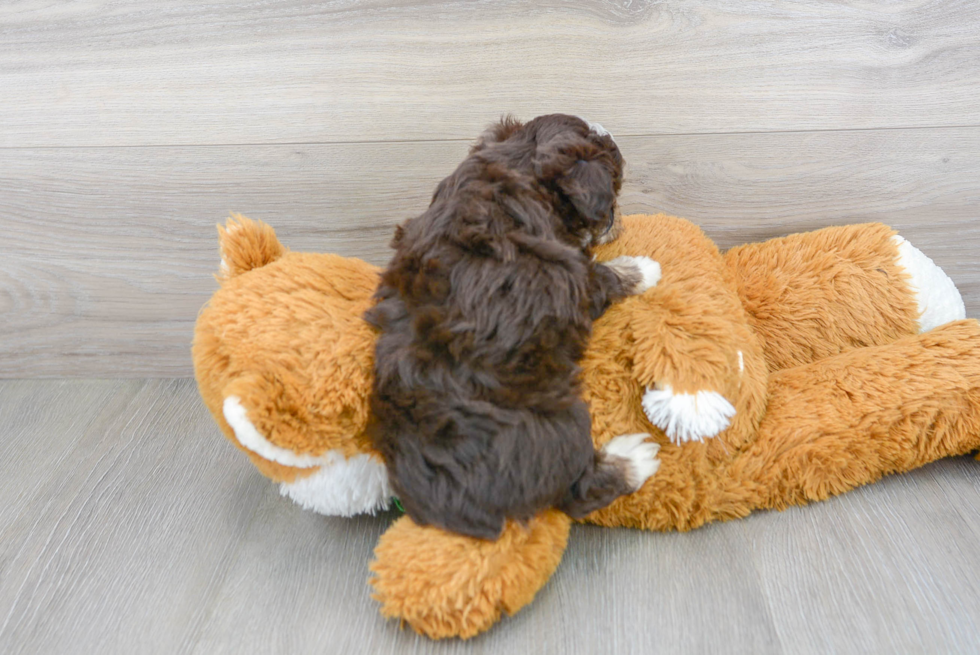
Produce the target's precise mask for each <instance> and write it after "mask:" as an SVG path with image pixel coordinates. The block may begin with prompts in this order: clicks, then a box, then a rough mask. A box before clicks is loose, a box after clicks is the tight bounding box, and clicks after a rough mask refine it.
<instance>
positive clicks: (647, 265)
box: [606, 255, 660, 293]
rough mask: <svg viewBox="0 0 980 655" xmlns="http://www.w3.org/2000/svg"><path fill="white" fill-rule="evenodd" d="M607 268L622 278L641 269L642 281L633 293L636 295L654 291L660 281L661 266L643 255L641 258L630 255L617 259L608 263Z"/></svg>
mask: <svg viewBox="0 0 980 655" xmlns="http://www.w3.org/2000/svg"><path fill="white" fill-rule="evenodd" d="M606 266H608V267H609V268H611V269H612V270H613V271H615V272H616V275H619V276H620V277H623V276H626V275H630V274H631V273H633V271H635V270H636V269H639V271H640V275H641V276H642V280H641V281H640V284H639V285H638V286H637V288H636V289H635V290H634V291H633V292H634V293H643V292H644V291H646V290H647V289H652V288H653V287H655V286H657V282H659V281H660V264H659V263H657V262H655V261H653V260H652V259H650V258H649V257H644V256H642V255H641V256H639V257H630V256H628V255H623V256H622V257H616V258H615V259H610V260H609V261H608V262H606Z"/></svg>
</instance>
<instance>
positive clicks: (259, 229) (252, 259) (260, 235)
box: [218, 214, 286, 280]
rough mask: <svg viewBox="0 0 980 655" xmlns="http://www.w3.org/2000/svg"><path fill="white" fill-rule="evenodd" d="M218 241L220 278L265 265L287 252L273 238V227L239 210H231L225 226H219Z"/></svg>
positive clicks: (226, 277) (227, 277)
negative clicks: (233, 212) (242, 213)
mask: <svg viewBox="0 0 980 655" xmlns="http://www.w3.org/2000/svg"><path fill="white" fill-rule="evenodd" d="M218 243H219V246H220V248H221V272H220V274H219V276H218V279H219V280H227V279H230V278H233V277H235V276H236V275H241V274H242V273H245V272H246V271H250V270H252V269H253V268H258V267H260V266H265V265H266V264H269V263H272V262H274V261H276V260H277V259H279V258H280V257H282V256H283V254H284V253H285V252H286V248H284V247H283V245H282V244H281V243H279V239H277V238H276V232H275V230H273V229H272V228H271V227H269V226H268V225H266V224H265V223H263V222H262V221H253V220H251V219H249V218H246V217H244V216H242V215H241V214H232V215H231V217H230V218H229V219H228V222H227V223H226V224H225V225H224V226H222V225H219V226H218Z"/></svg>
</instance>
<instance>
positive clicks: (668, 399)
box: [643, 384, 735, 445]
mask: <svg viewBox="0 0 980 655" xmlns="http://www.w3.org/2000/svg"><path fill="white" fill-rule="evenodd" d="M643 411H644V412H646V415H647V418H649V419H650V422H651V423H653V424H654V425H656V426H657V427H658V428H660V429H661V430H663V431H664V434H666V435H667V437H668V438H669V439H670V440H671V441H672V442H673V443H675V444H677V445H680V444H683V443H687V442H689V441H702V440H704V439H706V438H708V437H713V436H715V435H716V434H718V433H719V432H721V431H722V430H724V429H725V428H727V427H728V425H729V423H730V421H731V418H732V417H733V416H735V408H734V407H733V406H732V404H731V403H730V402H728V400H727V399H726V398H725V397H724V396H722V395H721V394H719V393H717V392H714V391H698V392H697V393H693V394H692V393H674V391H673V389H672V388H671V386H670V385H669V384H664V385H660V386H658V388H654V389H647V391H646V393H645V394H643Z"/></svg>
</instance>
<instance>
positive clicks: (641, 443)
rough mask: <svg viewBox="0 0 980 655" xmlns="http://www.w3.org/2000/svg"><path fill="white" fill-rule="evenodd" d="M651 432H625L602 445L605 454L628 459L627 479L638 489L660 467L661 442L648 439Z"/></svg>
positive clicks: (632, 486)
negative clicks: (658, 454) (658, 457)
mask: <svg viewBox="0 0 980 655" xmlns="http://www.w3.org/2000/svg"><path fill="white" fill-rule="evenodd" d="M649 436H650V435H649V434H646V433H643V432H641V433H639V434H624V435H621V436H618V437H616V438H614V439H613V440H612V441H610V442H609V443H607V444H606V445H605V446H603V447H602V452H603V454H605V455H607V456H611V457H618V458H620V459H622V460H625V461H626V467H625V470H626V481H627V483H629V485H630V488H631V489H632V490H633V491H637V490H638V489H639V488H640V487H642V486H643V483H645V482H646V481H647V480H648V479H650V478H651V477H652V476H653V474H654V473H656V472H657V469H659V468H660V460H659V459H657V453H658V452H660V444H658V443H655V442H653V441H647V438H648V437H649Z"/></svg>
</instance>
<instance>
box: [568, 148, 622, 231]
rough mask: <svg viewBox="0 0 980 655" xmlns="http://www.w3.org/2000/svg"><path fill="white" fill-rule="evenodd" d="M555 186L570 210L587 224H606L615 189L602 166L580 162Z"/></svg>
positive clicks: (573, 165)
mask: <svg viewBox="0 0 980 655" xmlns="http://www.w3.org/2000/svg"><path fill="white" fill-rule="evenodd" d="M557 182H558V188H559V189H560V190H561V192H562V193H563V194H564V195H565V197H567V198H568V200H569V201H570V202H571V203H572V206H573V207H575V209H576V210H578V212H579V213H580V214H582V216H584V217H585V218H587V219H588V220H590V221H593V222H599V223H605V222H608V221H609V219H610V218H611V217H612V212H613V205H614V204H615V202H616V188H615V182H614V180H613V177H612V174H611V173H610V172H609V168H608V166H606V165H605V164H604V163H603V162H601V161H597V160H593V161H585V160H582V159H580V160H578V161H577V162H575V163H574V164H572V166H571V168H569V169H568V170H567V171H566V172H565V174H564V175H562V176H561V177H559V178H558V180H557Z"/></svg>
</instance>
